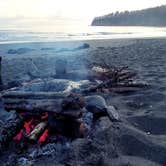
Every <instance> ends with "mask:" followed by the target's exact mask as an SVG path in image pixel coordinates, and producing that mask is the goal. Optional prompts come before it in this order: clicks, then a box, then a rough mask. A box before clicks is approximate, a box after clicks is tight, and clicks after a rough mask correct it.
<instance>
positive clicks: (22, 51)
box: [7, 48, 34, 54]
mask: <svg viewBox="0 0 166 166" xmlns="http://www.w3.org/2000/svg"><path fill="white" fill-rule="evenodd" d="M30 51H34V49H31V48H19V49H9V50H8V52H7V53H8V54H25V53H27V52H30Z"/></svg>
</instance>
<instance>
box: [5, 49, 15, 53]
mask: <svg viewBox="0 0 166 166" xmlns="http://www.w3.org/2000/svg"><path fill="white" fill-rule="evenodd" d="M7 53H8V54H17V50H15V49H9V50H8V52H7Z"/></svg>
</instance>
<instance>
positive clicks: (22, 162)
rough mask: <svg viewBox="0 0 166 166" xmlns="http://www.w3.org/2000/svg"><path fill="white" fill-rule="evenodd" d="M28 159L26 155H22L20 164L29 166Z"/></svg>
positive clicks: (20, 165) (19, 160)
mask: <svg viewBox="0 0 166 166" xmlns="http://www.w3.org/2000/svg"><path fill="white" fill-rule="evenodd" d="M28 163H29V162H28V159H27V158H25V157H21V158H19V159H18V165H19V166H27V165H28Z"/></svg>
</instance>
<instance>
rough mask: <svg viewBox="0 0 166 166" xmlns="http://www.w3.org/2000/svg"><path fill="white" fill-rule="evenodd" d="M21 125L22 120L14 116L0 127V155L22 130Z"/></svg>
mask: <svg viewBox="0 0 166 166" xmlns="http://www.w3.org/2000/svg"><path fill="white" fill-rule="evenodd" d="M23 125H24V119H23V118H22V117H20V116H19V115H16V114H14V115H13V117H12V118H11V119H10V120H8V121H7V122H6V123H5V124H4V125H3V126H1V127H0V153H1V152H2V151H3V150H4V148H5V147H6V146H7V145H8V144H9V142H10V141H11V140H12V139H13V138H14V136H16V135H17V134H18V132H19V131H20V130H21V129H22V128H23Z"/></svg>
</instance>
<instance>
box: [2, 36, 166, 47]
mask: <svg viewBox="0 0 166 166" xmlns="http://www.w3.org/2000/svg"><path fill="white" fill-rule="evenodd" d="M153 39H154V40H155V39H163V40H165V39H166V36H152V37H151V36H149V37H134V36H133V37H116V38H94V39H65V40H55V41H4V42H0V46H1V45H13V44H43V43H50V44H53V43H75V42H96V41H103V42H105V41H110V40H153Z"/></svg>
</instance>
